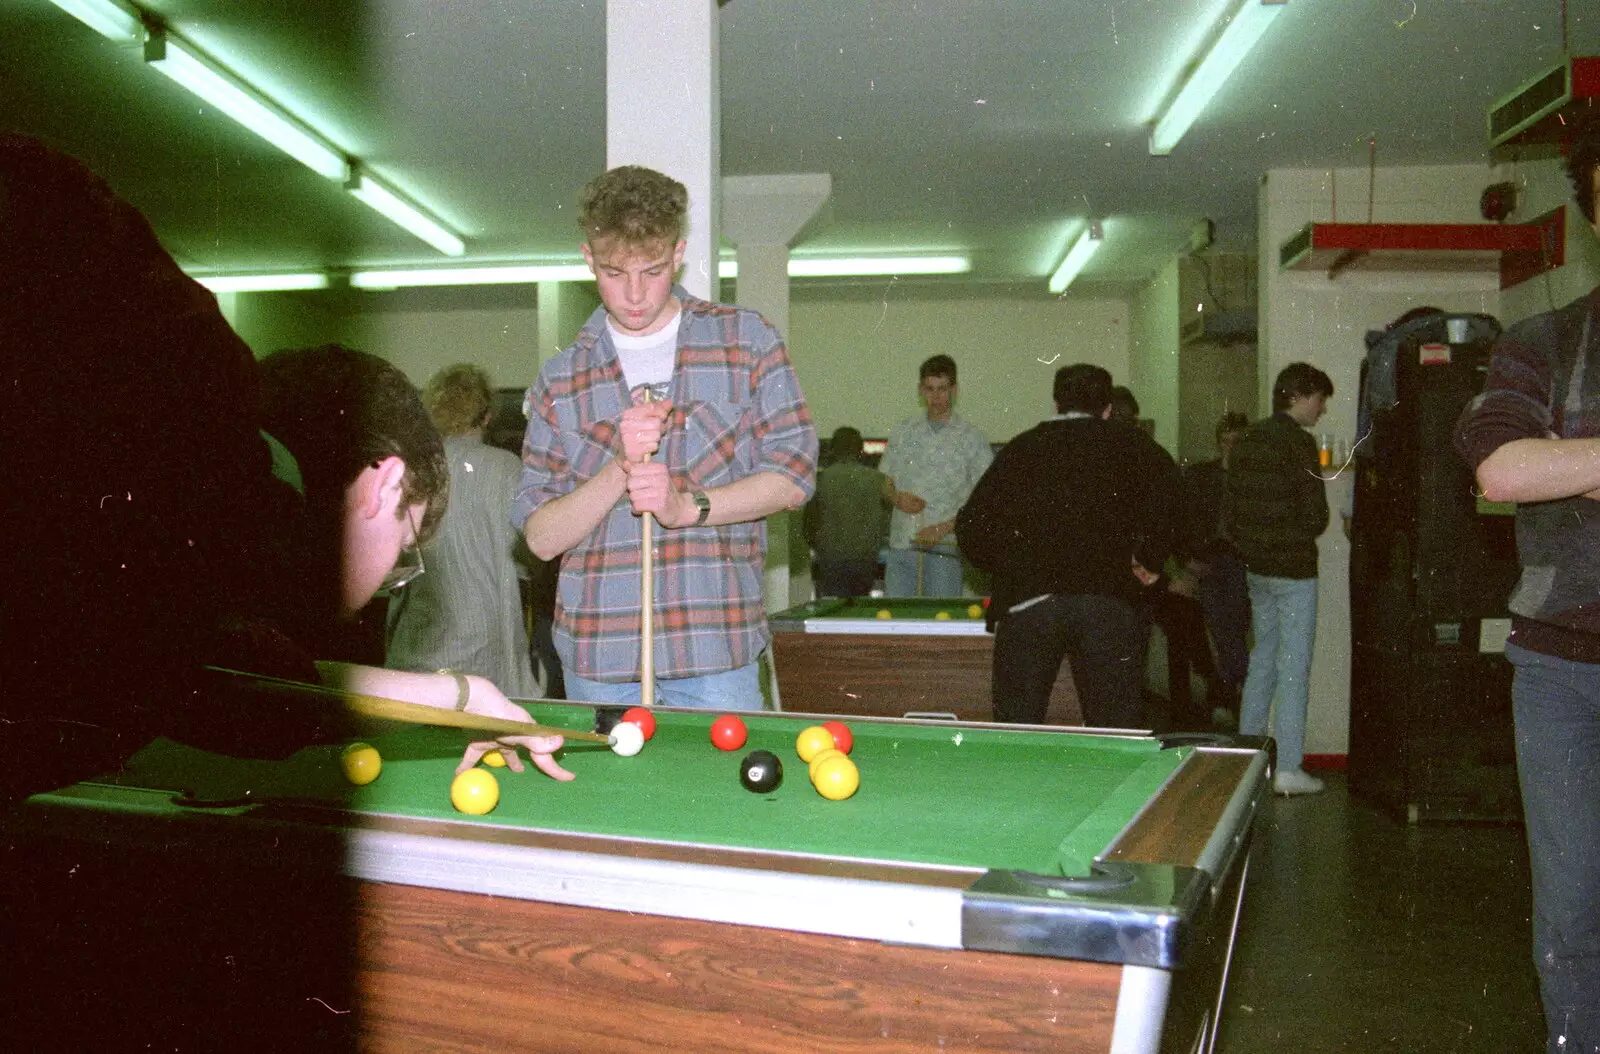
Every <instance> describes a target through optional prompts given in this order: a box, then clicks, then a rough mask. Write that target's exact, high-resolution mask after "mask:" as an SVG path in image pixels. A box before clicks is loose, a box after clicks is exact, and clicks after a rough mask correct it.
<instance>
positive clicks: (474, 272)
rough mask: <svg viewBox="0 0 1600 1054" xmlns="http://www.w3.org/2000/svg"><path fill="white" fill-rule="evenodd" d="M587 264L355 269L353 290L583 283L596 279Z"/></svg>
mask: <svg viewBox="0 0 1600 1054" xmlns="http://www.w3.org/2000/svg"><path fill="white" fill-rule="evenodd" d="M593 277H594V276H593V275H591V274H590V273H589V268H588V267H586V266H585V265H583V264H507V265H496V266H487V267H432V268H413V269H411V270H394V271H353V272H351V274H350V286H351V288H353V289H405V288H410V287H413V286H439V285H514V284H518V283H533V282H582V281H585V280H588V279H592V278H593Z"/></svg>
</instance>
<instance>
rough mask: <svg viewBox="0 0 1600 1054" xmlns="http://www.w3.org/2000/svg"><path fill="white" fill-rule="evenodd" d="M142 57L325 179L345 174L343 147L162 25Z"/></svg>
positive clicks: (145, 44)
mask: <svg viewBox="0 0 1600 1054" xmlns="http://www.w3.org/2000/svg"><path fill="white" fill-rule="evenodd" d="M144 60H145V62H146V63H148V64H149V65H150V66H151V67H152V68H154V69H155V70H157V71H159V72H161V73H162V74H165V75H166V76H168V77H170V78H172V80H174V81H176V82H177V83H178V84H180V85H182V86H183V87H185V88H187V89H188V90H189V91H191V92H193V93H194V94H195V95H197V96H199V97H200V98H201V99H203V100H205V101H206V102H208V103H210V104H211V105H212V106H215V107H216V108H217V109H219V110H221V111H222V112H223V113H225V114H227V115H228V116H229V117H232V118H233V119H234V120H235V121H238V122H239V123H240V124H242V125H243V126H244V127H246V128H248V129H250V131H252V132H254V133H255V134H256V135H259V136H260V137H261V138H263V139H265V140H266V141H267V142H269V143H271V144H272V145H273V146H275V147H277V148H278V149H279V150H282V151H283V152H284V153H286V154H288V155H289V156H290V157H292V158H294V159H295V160H296V161H298V162H300V163H301V164H302V165H305V166H306V167H307V168H309V169H311V171H313V172H315V173H317V174H318V175H320V176H326V177H327V178H329V179H337V180H344V179H346V178H347V177H348V175H349V171H350V163H349V161H348V160H347V159H346V158H345V156H344V154H343V153H341V152H340V151H338V150H336V149H334V148H333V147H332V146H330V145H329V144H328V143H327V142H325V141H324V140H323V139H322V137H321V136H318V135H317V134H316V133H314V132H312V131H310V130H309V129H307V128H306V127H305V126H304V125H302V124H301V123H300V122H299V121H297V120H295V119H294V118H293V117H290V116H289V115H288V114H287V113H285V112H284V111H282V110H280V109H279V108H278V107H277V106H275V105H273V104H272V103H270V102H268V101H267V100H266V99H265V98H263V97H262V96H260V95H258V94H257V93H256V92H255V91H254V90H253V89H251V88H250V87H249V86H248V85H246V84H245V83H244V82H243V81H240V80H238V79H237V78H235V77H234V76H233V75H232V74H230V73H227V72H225V71H223V69H222V68H221V67H219V66H217V65H216V64H215V63H213V62H211V61H209V60H208V59H206V58H204V57H202V56H201V54H200V53H199V52H198V51H196V50H194V49H193V48H191V47H190V46H189V45H187V44H185V43H183V42H182V41H180V40H178V39H177V38H176V37H173V36H171V35H169V34H168V33H167V32H166V31H164V30H152V31H151V33H150V36H149V38H148V39H146V40H145V42H144Z"/></svg>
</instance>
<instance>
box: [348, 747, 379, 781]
mask: <svg viewBox="0 0 1600 1054" xmlns="http://www.w3.org/2000/svg"><path fill="white" fill-rule="evenodd" d="M339 767H340V768H342V769H344V778H345V779H347V780H349V781H350V782H351V783H354V784H355V785H356V786H357V787H365V786H366V785H367V784H369V783H371V782H372V781H373V780H375V779H377V778H378V773H379V772H381V771H383V758H382V757H380V756H379V755H378V748H377V747H375V746H373V745H372V744H370V743H351V744H350V745H349V746H347V747H345V748H344V751H343V752H342V753H340V755H339Z"/></svg>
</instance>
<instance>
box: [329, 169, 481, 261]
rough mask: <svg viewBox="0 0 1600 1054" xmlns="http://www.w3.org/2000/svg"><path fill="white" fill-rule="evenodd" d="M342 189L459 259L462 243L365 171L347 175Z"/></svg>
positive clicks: (462, 251) (462, 248)
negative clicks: (348, 176)
mask: <svg viewBox="0 0 1600 1054" xmlns="http://www.w3.org/2000/svg"><path fill="white" fill-rule="evenodd" d="M345 189H346V190H348V191H349V192H350V194H351V195H352V196H353V197H355V198H356V200H358V201H361V202H363V203H364V204H366V205H368V206H369V207H371V208H372V209H373V210H375V211H377V212H380V213H382V214H383V215H385V216H387V217H388V218H389V219H391V220H393V221H394V222H395V223H397V224H399V225H400V226H402V227H404V228H405V229H406V230H408V231H410V232H411V233H412V234H415V235H416V236H417V237H418V238H421V239H422V240H423V241H425V242H427V243H428V244H429V245H431V246H433V247H434V248H435V249H438V250H439V251H440V252H442V253H444V254H445V255H446V256H460V255H461V254H462V253H464V252H466V251H467V246H466V243H465V242H463V241H462V240H461V239H460V238H459V237H458V236H456V235H455V234H453V233H451V232H450V231H447V230H445V229H444V227H443V226H442V225H441V224H440V223H439V221H438V220H435V219H434V218H433V217H432V216H429V215H428V214H427V213H425V212H423V211H422V210H421V209H419V208H417V207H416V206H415V205H413V204H411V203H410V202H409V201H406V200H404V199H403V198H401V197H400V196H399V195H398V194H396V193H395V192H394V191H392V190H390V189H389V188H388V187H386V186H384V185H383V184H382V183H379V182H378V181H377V180H375V179H373V178H372V177H371V176H369V175H367V174H366V173H365V172H360V171H358V172H356V173H355V174H354V175H353V176H351V177H350V182H348V183H346V184H345Z"/></svg>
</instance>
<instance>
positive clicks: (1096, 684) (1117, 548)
mask: <svg viewBox="0 0 1600 1054" xmlns="http://www.w3.org/2000/svg"><path fill="white" fill-rule="evenodd" d="M1052 396H1053V398H1054V400H1055V404H1056V411H1057V412H1056V415H1055V416H1054V417H1052V418H1050V419H1049V420H1046V421H1044V422H1043V423H1042V424H1040V425H1038V426H1036V427H1034V428H1031V429H1029V430H1028V431H1026V432H1024V433H1022V434H1021V435H1019V436H1017V437H1016V438H1015V439H1013V440H1011V442H1009V443H1007V444H1006V445H1005V446H1004V447H1002V448H1001V450H1000V454H999V456H998V457H996V458H995V459H994V464H993V465H991V466H990V467H989V470H988V471H987V472H985V473H984V474H983V478H982V479H981V480H980V481H979V482H978V486H977V487H976V489H974V490H973V492H972V497H971V498H970V499H969V500H968V501H967V503H966V504H965V505H964V506H962V508H961V513H960V517H959V521H960V527H959V529H960V531H961V536H962V538H964V539H966V542H967V547H968V552H969V553H970V555H971V558H972V562H973V564H974V565H975V566H976V567H978V568H980V569H982V570H984V571H988V572H990V573H991V574H992V575H994V602H993V603H992V604H991V605H990V606H989V613H988V624H989V627H990V629H992V630H993V631H994V678H993V686H994V687H993V700H994V719H995V720H996V721H1001V722H1009V723H1020V724H1038V723H1039V722H1041V721H1043V720H1044V718H1045V714H1046V711H1047V710H1048V708H1049V701H1050V692H1051V688H1052V685H1054V683H1055V679H1056V676H1057V674H1058V673H1059V671H1060V669H1061V660H1062V658H1063V657H1066V658H1067V659H1068V660H1070V662H1071V664H1072V680H1073V684H1074V685H1075V686H1076V688H1077V691H1078V698H1079V700H1080V701H1081V702H1082V704H1083V720H1084V724H1086V725H1090V726H1096V727H1101V728H1141V727H1147V726H1146V725H1145V706H1144V671H1145V664H1144V654H1145V643H1146V640H1147V639H1148V635H1149V631H1148V626H1147V623H1146V622H1145V617H1144V614H1143V612H1142V610H1141V609H1142V607H1143V606H1144V596H1145V593H1146V591H1147V590H1149V589H1162V588H1165V583H1164V581H1163V579H1162V578H1161V569H1162V567H1163V565H1164V564H1165V563H1166V560H1167V556H1168V555H1169V553H1170V552H1171V546H1172V539H1173V533H1174V531H1175V530H1176V524H1177V515H1178V505H1179V485H1178V467H1177V466H1176V465H1175V464H1173V462H1172V458H1171V457H1170V456H1169V455H1168V454H1167V452H1166V451H1165V450H1163V449H1161V447H1160V446H1158V445H1157V444H1156V442H1155V440H1153V439H1151V438H1150V437H1149V436H1147V435H1145V434H1144V433H1143V432H1142V431H1140V430H1139V429H1137V428H1133V427H1130V426H1128V425H1127V424H1125V423H1123V422H1120V421H1116V420H1113V419H1112V416H1111V374H1110V373H1108V372H1107V371H1106V370H1105V369H1104V368H1102V367H1100V366H1096V365H1093V364H1092V363H1077V364H1075V365H1071V366H1063V367H1061V368H1060V369H1059V370H1057V371H1056V375H1055V380H1054V383H1053V386H1052Z"/></svg>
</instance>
